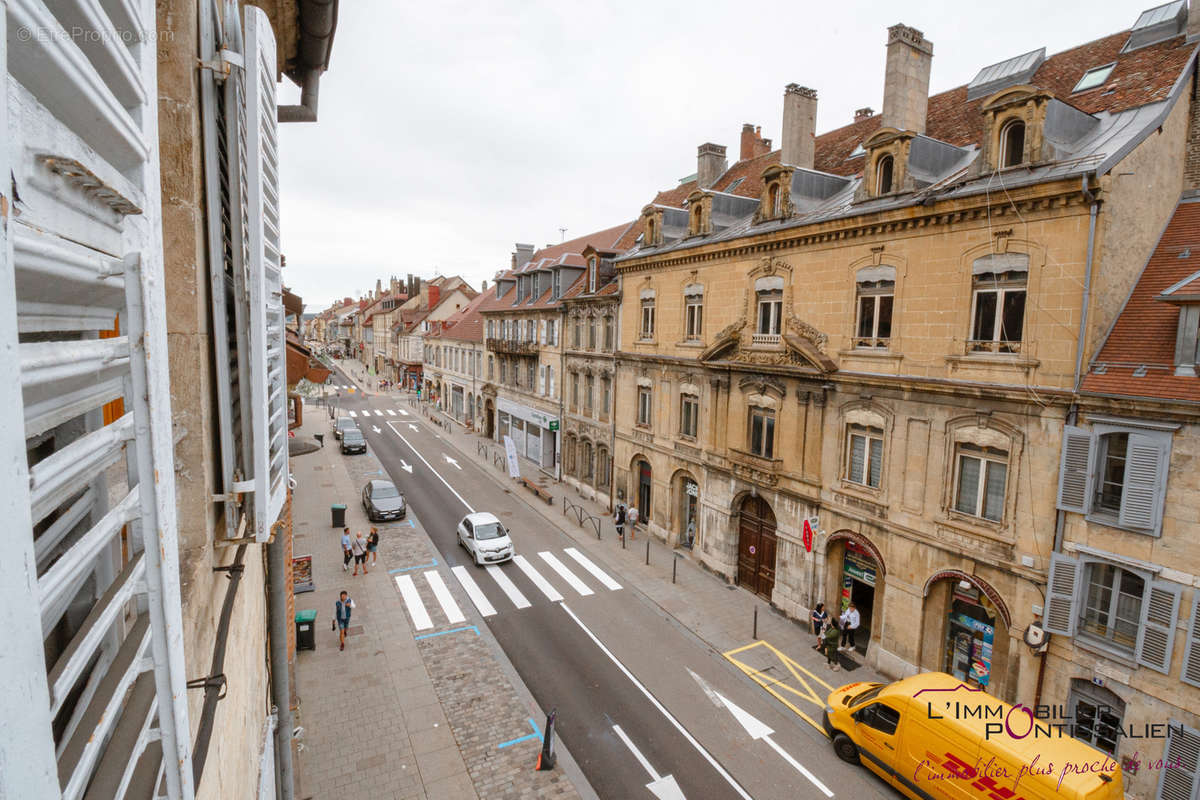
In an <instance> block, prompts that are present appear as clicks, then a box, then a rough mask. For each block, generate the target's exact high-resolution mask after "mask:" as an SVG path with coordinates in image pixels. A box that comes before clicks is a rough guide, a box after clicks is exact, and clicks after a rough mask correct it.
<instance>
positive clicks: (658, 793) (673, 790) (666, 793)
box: [613, 725, 687, 800]
mask: <svg viewBox="0 0 1200 800" xmlns="http://www.w3.org/2000/svg"><path fill="white" fill-rule="evenodd" d="M613 731H614V732H615V733H616V734H617V736H619V737H620V738H621V741H622V742H624V743H625V746H626V747H628V748H629V752H631V753H633V757H634V758H636V759H637V760H638V763H639V764H641V765H642V769H644V770H646V772H647V773H649V774H650V782H649V783H647V784H646V788H647V789H649V790H650V793H651V794H652V795H654V796H655V797H657V798H658V800H687V798H686V797H684V795H683V791H682V790H681V789H680V788H679V784H678V783H676V782H675V778H674V777H673V776H671V775H662V776H660V775H659V774H658V773H657V772H656V771H655V770H654V767H652V766H650V762H649V761H648V760H646V757H645V756H644V755H642V752H641V751H640V750H638V749H637V747H636V746H635V745H634V744H633V742H632V741H631V740H630V739H629V737H628V736H626V735H625V731H623V730H621V726H620V725H613Z"/></svg>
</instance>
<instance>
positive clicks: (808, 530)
mask: <svg viewBox="0 0 1200 800" xmlns="http://www.w3.org/2000/svg"><path fill="white" fill-rule="evenodd" d="M812 544H813V529H812V523H811V522H809V521H808V520H807V519H806V520H804V551H805V552H806V553H811V552H812Z"/></svg>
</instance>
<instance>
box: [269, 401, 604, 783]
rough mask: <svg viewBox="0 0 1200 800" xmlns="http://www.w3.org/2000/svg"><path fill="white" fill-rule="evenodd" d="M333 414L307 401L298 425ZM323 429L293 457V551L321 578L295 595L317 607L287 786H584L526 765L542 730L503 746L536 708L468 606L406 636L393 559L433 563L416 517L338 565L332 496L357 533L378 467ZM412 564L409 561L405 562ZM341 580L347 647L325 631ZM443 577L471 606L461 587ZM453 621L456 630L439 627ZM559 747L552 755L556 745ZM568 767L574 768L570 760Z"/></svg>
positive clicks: (301, 659) (305, 654)
mask: <svg viewBox="0 0 1200 800" xmlns="http://www.w3.org/2000/svg"><path fill="white" fill-rule="evenodd" d="M328 426H329V420H328V417H327V415H326V413H325V409H323V408H311V409H309V415H308V417H307V422H306V424H305V426H304V428H303V429H302V430H301V433H302V434H309V435H311V434H312V433H325V432H327V430H328ZM327 438H328V442H329V444H330V445H331V446H327V447H325V448H324V449H322V450H320V451H318V452H317V453H314V454H312V455H308V456H302V457H298V458H296V459H293V461H292V469H293V474H294V475H295V477H296V480H297V483H298V486H297V491H296V493H295V497H296V511H295V519H296V525H295V527H296V542H295V553H296V554H297V555H301V554H306V553H311V554H312V555H313V577H314V580H315V582H316V585H317V589H316V591H314V592H313V593H311V594H300V595H297V597H296V608H297V609H305V608H315V609H316V610H317V612H318V616H317V623H316V626H317V629H316V633H317V649H316V651H300V652H298V654H297V666H296V673H297V691H298V693H299V695H300V697H301V707H300V713H299V714H298V716H297V721H296V724H298V725H301V726H303V727H304V729H305V733H304V737H303V743H304V750H303V752H301V753H300V756H299V759H298V778H297V792H296V796H297V797H299V798H309V797H311V798H314V800H319V799H320V798H337V800H357V798H364V800H367V799H369V800H383V799H384V798H396V799H397V800H398V799H399V798H404V799H405V800H407V799H408V798H428V799H429V800H434V799H435V798H447V800H461V799H464V798H475V797H480V798H485V800H491V799H492V798H501V799H502V800H504V799H507V798H521V800H524V799H525V798H578V797H580V793H579V792H578V791H577V790H576V789H575V787H574V786H573V785H572V781H571V777H572V776H569V775H568V774H567V771H566V770H565V769H556V770H554V771H550V772H535V771H534V770H533V766H534V764H535V762H536V759H537V754H538V752H539V750H540V747H541V740H540V737H537V738H530V739H527V740H524V741H521V742H518V743H516V744H512V745H510V746H507V747H504V748H501V747H499V746H498V745H500V744H501V743H504V742H508V741H511V740H513V739H518V738H521V737H523V736H526V735H528V734H530V733H532V729H531V727H530V723H529V720H530V719H534V720H536V721H537V724H539V725H540V722H541V720H540V716H541V712H540V711H538V710H537V709H536V708H534V707H533V705H532V700H531V699H530V698H529V697H528V694H527V693H525V692H524V687H523V686H521V687H520V689H518V688H517V687H515V686H514V681H513V679H514V678H515V672H513V671H512V669H511V667H510V666H509V665H507V662H503V663H501V661H500V659H502V658H503V656H502V654H501V653H500V651H499V648H498V646H496V645H495V642H494V640H493V639H491V637H490V634H489V632H488V631H487V629H486V628H485V627H483V626H482V625H479V624H478V623H477V620H471V619H469V620H468V622H467V624H466V625H459V626H453V625H448V624H442V625H438V626H436V627H435V628H434V629H433V630H432V631H430V632H429V633H430V634H432V635H427V638H421V639H416V638H414V636H413V633H412V629H411V628H410V626H409V622H408V619H407V617H406V612H405V610H404V606H403V603H402V601H401V599H400V596H399V592H398V590H397V588H396V585H395V583H394V580H393V578H392V576H391V575H389V571H407V570H408V569H412V568H415V567H421V566H423V565H431V566H429V567H428V568H430V569H434V568H436V567H434V566H432V565H434V564H435V562H436V552H435V550H434V548H433V546H432V544H431V543H430V541H429V539H428V537H427V536H426V535H425V533H424V531H423V530H422V529H421V528H420V521H419V519H415V518H414V517H413V515H410V519H409V520H406V521H403V522H400V523H392V524H387V523H382V524H377V527H378V528H379V532H380V537H381V543H380V552H379V561H378V564H377V566H376V567H375V568H372V569H371V571H370V573H369V574H367V575H359V576H358V577H354V576H353V575H352V574H348V573H347V572H345V571H343V570H342V569H341V566H342V559H341V545H340V530H338V529H335V528H332V527H331V526H330V524H329V521H330V517H329V514H330V511H329V506H330V504H331V503H332V502H341V503H344V504H345V505H346V506H347V518H346V523H347V524H348V525H349V526H350V527H351V529H352V530H360V529H361V530H363V531H364V532H365V531H366V530H367V528H368V526H369V523H368V522H367V520H366V517H365V515H363V513H362V510H361V504H360V502H359V492H360V490H361V487H362V486H363V484H365V482H366V481H367V480H370V479H371V478H379V477H385V476H384V475H383V474H382V473H381V471H380V466H379V463H378V462H377V461H376V460H375V458H374V456H373V455H370V454H368V455H366V456H349V457H347V456H341V455H340V454H339V452H338V449H337V447H336V441H335V440H333V438H332V436H329V437H327ZM421 571H423V570H420V569H412V573H413V574H414V575H416V574H419V573H420V572H421ZM446 577H448V576H446ZM448 583H450V584H455V582H454V581H448ZM342 589H346V590H347V591H349V592H350V594H351V596H352V597H354V598H355V601H356V604H357V607H356V608H355V610H354V613H353V616H352V618H351V627H350V635H349V636H348V637H347V640H346V650H345V652H339V650H338V649H337V637H336V634H334V633H333V632H332V631H330V630H329V627H330V624H331V623H330V620H332V618H333V604H334V602H335V600H336V599H337V596H338V592H340V591H341V590H342ZM451 590H452V591H453V592H455V594H456V599H457V600H458V601H459V605H460V606H461V607H463V608H468V607H469V603H468V602H467V601H466V598H465V597H463V596H461V595H459V594H458V591H457V590H459V587H458V586H457V585H453V586H452V587H451ZM473 622H474V623H476V624H474V625H472V624H471V623H473ZM456 627H457V628H464V630H459V631H457V632H451V633H445V631H450V630H454V629H455V628H456ZM558 746H559V748H560V766H561V765H562V764H563V761H562V760H561V757H562V754H563V753H564V752H565V751H563V750H561V743H558ZM573 777H575V778H576V779H577V780H580V781H582V780H583V779H582V777H581V775H580V773H578V772H577V771H576V772H574V776H573ZM587 793H588V794H590V787H588V788H587Z"/></svg>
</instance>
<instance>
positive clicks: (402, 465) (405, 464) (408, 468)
mask: <svg viewBox="0 0 1200 800" xmlns="http://www.w3.org/2000/svg"><path fill="white" fill-rule="evenodd" d="M400 469H402V470H404V471H405V472H407V473H408V474H409V475H412V464H409V463H408V462H407V461H405V460H404V459H403V458H402V459H400Z"/></svg>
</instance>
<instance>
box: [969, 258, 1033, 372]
mask: <svg viewBox="0 0 1200 800" xmlns="http://www.w3.org/2000/svg"><path fill="white" fill-rule="evenodd" d="M1009 274H1013V275H1020V276H1022V277H1021V279H1020V280H1018V278H1015V277H1011V278H1004V279H1000V278H998V277H996V276H997V273H984V274H981V275H976V276H974V277H973V278H972V281H971V327H970V329H969V330H968V331H967V337H968V343H969V344H968V346H969V347H970V349H971V350H973V351H987V352H997V353H1019V352H1020V351H1021V347H1022V345H1023V343H1024V341H1025V326H1026V323H1027V317H1028V316H1029V280H1028V275H1029V273H1028V272H1013V273H1009ZM988 275H991V276H992V277H991V278H988V277H987V276H988ZM989 281H990V283H989ZM1016 293H1020V294H1023V295H1024V296H1025V301H1024V303H1023V305H1022V308H1021V330H1019V331H1017V332H1016V338H1015V339H1002V338H1000V337H1001V336H1002V335H1003V333H1004V302H1005V300H1006V299H1007V297H1008V295H1010V294H1016ZM984 294H995V295H996V311H995V319H993V320H992V333H991V338H988V339H976V338H974V336H975V327H976V321H977V318H978V316H979V298H980V295H984Z"/></svg>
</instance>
